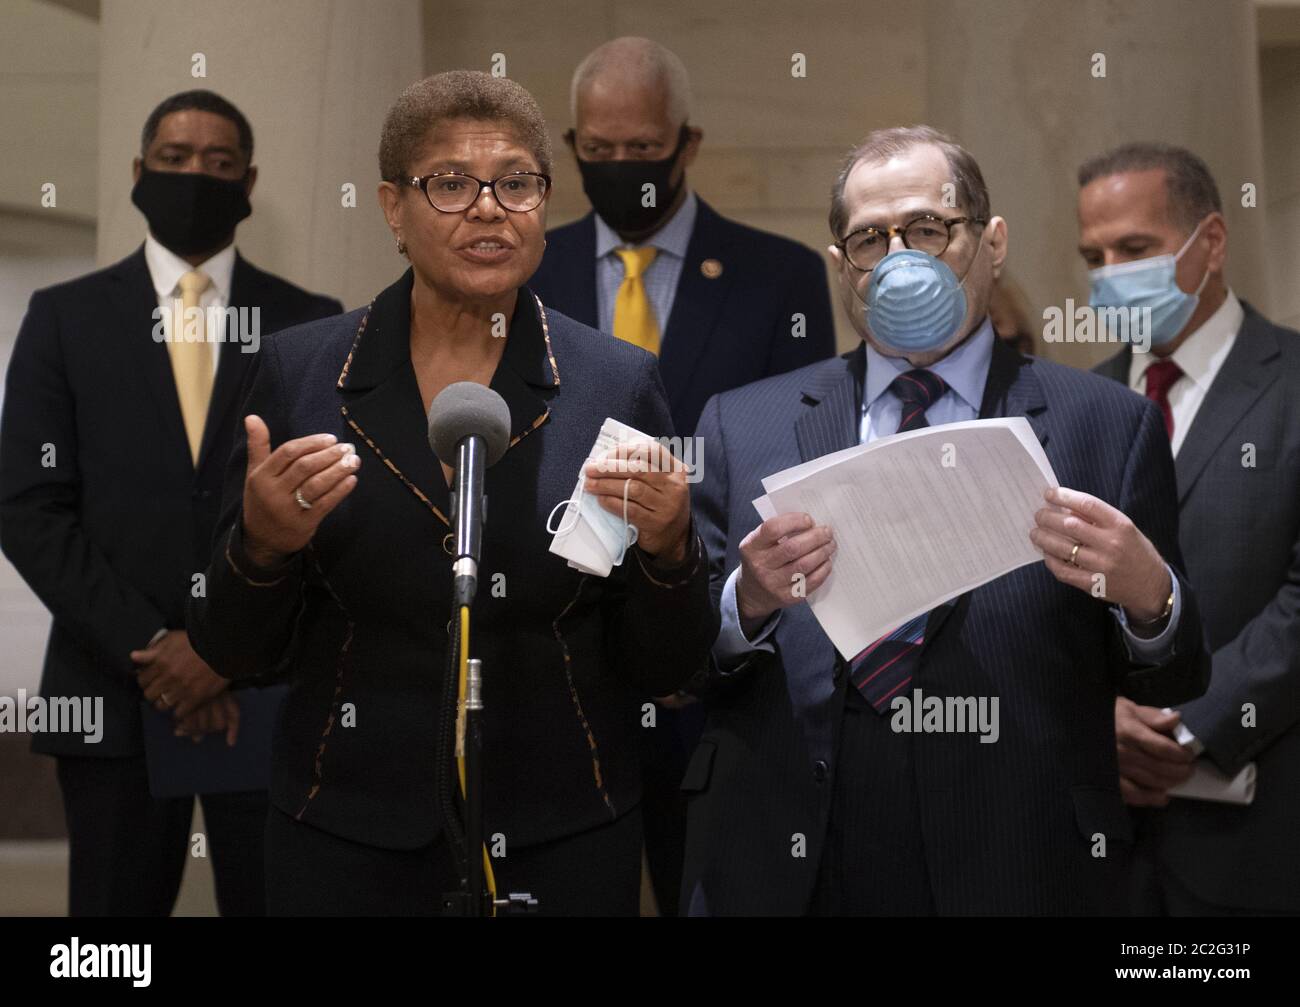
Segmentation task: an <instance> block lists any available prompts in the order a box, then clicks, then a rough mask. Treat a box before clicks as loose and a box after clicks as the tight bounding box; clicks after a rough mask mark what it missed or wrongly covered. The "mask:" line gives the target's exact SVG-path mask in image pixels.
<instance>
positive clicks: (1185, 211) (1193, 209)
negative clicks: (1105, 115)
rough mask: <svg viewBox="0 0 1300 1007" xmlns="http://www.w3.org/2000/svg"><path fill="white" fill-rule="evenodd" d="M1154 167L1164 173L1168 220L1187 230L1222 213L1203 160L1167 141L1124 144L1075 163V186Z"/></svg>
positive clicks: (1215, 190) (1217, 195)
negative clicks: (1077, 165) (1078, 164)
mask: <svg viewBox="0 0 1300 1007" xmlns="http://www.w3.org/2000/svg"><path fill="white" fill-rule="evenodd" d="M1155 169H1161V170H1163V171H1164V173H1165V194H1166V197H1167V199H1168V206H1169V218H1170V221H1171V223H1174V224H1176V225H1178V226H1179V227H1181V228H1182V229H1183V230H1185V231H1190V230H1192V229H1193V228H1194V227H1196V225H1197V224H1199V223H1200V222H1201V221H1202V220H1204V219H1205V218H1206V217H1207V216H1208V215H1209V214H1211V213H1215V212H1218V213H1222V212H1223V203H1222V202H1221V201H1220V199H1219V187H1218V186H1217V185H1215V184H1214V176H1213V175H1211V174H1210V169H1209V168H1207V167H1206V166H1205V162H1204V161H1202V160H1201V159H1200V158H1199V157H1197V156H1196V155H1195V154H1193V153H1192V152H1191V151H1190V150H1187V149H1186V148H1184V147H1174V146H1172V145H1170V144H1167V143H1126V144H1124V145H1123V146H1120V147H1116V148H1115V149H1114V150H1108V151H1106V152H1105V153H1104V154H1098V155H1097V156H1096V157H1090V158H1088V160H1086V161H1084V162H1083V164H1081V165H1080V166H1079V188H1081V189H1082V188H1083V187H1084V186H1085V185H1087V184H1088V183H1089V182H1092V181H1095V180H1096V179H1098V178H1105V177H1106V176H1108V175H1120V174H1123V173H1124V172H1127V171H1153V170H1155Z"/></svg>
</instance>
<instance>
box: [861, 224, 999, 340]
mask: <svg viewBox="0 0 1300 1007" xmlns="http://www.w3.org/2000/svg"><path fill="white" fill-rule="evenodd" d="M980 246H981V247H983V242H982V241H981V242H980ZM975 254H976V255H979V249H978V248H977V249H976V250H975ZM974 264H975V260H974V258H972V259H971V265H972V266H973V265H974ZM966 275H967V276H969V275H970V267H969V266H968V267H967V269H966ZM965 282H966V281H965V277H963V278H962V279H960V280H958V279H957V276H956V274H955V273H953V271H952V270H951V269H949V268H948V264H947V263H946V262H944V261H943V260H942V259H936V258H935V257H934V256H933V255H927V254H926V253H925V252H918V251H916V250H915V249H911V248H905V249H901V250H899V251H897V252H890V253H889V254H888V255H886V256H885V257H884V258H883V259H881V260H880V264H879V265H878V266H876V268H875V269H873V270H872V271H871V280H870V281H869V282H868V283H867V296H866V300H865V302H864V303H863V318H864V319H865V321H866V323H867V328H869V329H870V330H871V334H872V335H873V336H874V337H875V338H876V341H877V342H879V343H880V344H881V345H882V346H884V347H886V348H888V349H891V350H896V351H897V352H899V353H903V354H913V353H927V352H930V351H933V350H937V349H939V348H940V347H942V346H944V345H945V344H947V343H948V342H949V340H951V339H952V337H953V336H955V335H956V334H957V332H958V330H959V329H960V328H961V324H962V322H963V321H964V320H965V318H966V291H965V290H963V289H962V286H963V284H964V283H965ZM854 296H857V292H856V291H854Z"/></svg>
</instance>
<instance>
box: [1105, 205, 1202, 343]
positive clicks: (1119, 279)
mask: <svg viewBox="0 0 1300 1007" xmlns="http://www.w3.org/2000/svg"><path fill="white" fill-rule="evenodd" d="M1207 219H1208V218H1207ZM1204 223H1205V221H1204V220H1202V221H1201V223H1200V224H1197V225H1196V230H1194V231H1193V232H1192V233H1191V236H1190V237H1189V238H1188V239H1187V240H1186V241H1185V242H1183V247H1182V248H1180V249H1179V250H1178V252H1177V254H1175V255H1169V254H1168V253H1166V254H1164V255H1153V256H1151V257H1150V258H1149V259H1138V260H1136V261H1134V262H1118V263H1116V264H1115V265H1113V266H1099V267H1098V268H1096V269H1094V270H1091V271H1090V272H1089V273H1088V279H1089V280H1090V281H1091V282H1092V292H1091V293H1090V294H1089V296H1088V304H1089V305H1091V306H1092V307H1093V308H1094V309H1096V308H1125V309H1128V310H1130V311H1131V310H1141V309H1143V308H1149V309H1150V310H1151V332H1150V335H1151V345H1152V346H1162V345H1164V344H1165V343H1167V342H1169V341H1170V340H1172V339H1173V338H1174V337H1175V336H1177V335H1178V333H1180V332H1182V331H1183V326H1185V325H1186V324H1187V320H1188V319H1189V318H1191V317H1192V313H1193V312H1194V311H1196V305H1197V304H1199V303H1200V300H1201V291H1202V290H1204V289H1205V284H1206V282H1207V281H1208V280H1209V278H1210V269H1209V267H1208V266H1207V267H1206V269H1205V275H1204V276H1202V277H1201V283H1200V286H1198V287H1197V288H1196V293H1194V294H1189V293H1187V292H1186V291H1185V290H1183V289H1182V288H1181V287H1180V286H1178V280H1177V270H1178V260H1179V259H1181V258H1182V257H1183V253H1184V252H1186V251H1187V249H1188V248H1190V247H1191V244H1192V242H1193V241H1195V240H1196V236H1197V235H1198V234H1200V233H1201V226H1202V225H1203V224H1204ZM1104 318H1105V324H1106V326H1107V328H1108V329H1109V330H1110V337H1111V338H1112V339H1120V338H1122V337H1123V333H1121V332H1120V331H1118V327H1119V326H1120V324H1121V321H1120V319H1118V318H1115V317H1114V316H1112V315H1106V316H1104ZM1123 324H1124V325H1125V326H1127V327H1128V328H1130V329H1131V325H1130V324H1129V321H1128V319H1125V320H1124V322H1123Z"/></svg>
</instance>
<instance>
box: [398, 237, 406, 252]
mask: <svg viewBox="0 0 1300 1007" xmlns="http://www.w3.org/2000/svg"><path fill="white" fill-rule="evenodd" d="M397 254H398V255H405V254H406V242H404V241H403V240H402V239H401V238H398V239H397Z"/></svg>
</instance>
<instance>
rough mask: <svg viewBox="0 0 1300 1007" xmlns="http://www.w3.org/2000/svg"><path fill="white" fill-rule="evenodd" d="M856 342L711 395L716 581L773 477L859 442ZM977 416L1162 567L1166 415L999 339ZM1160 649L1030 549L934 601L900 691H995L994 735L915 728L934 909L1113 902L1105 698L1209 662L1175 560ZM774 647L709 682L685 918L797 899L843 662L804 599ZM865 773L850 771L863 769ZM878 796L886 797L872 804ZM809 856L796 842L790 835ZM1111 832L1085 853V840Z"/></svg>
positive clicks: (1165, 691) (1115, 826) (804, 893)
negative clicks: (1146, 547) (1017, 429)
mask: <svg viewBox="0 0 1300 1007" xmlns="http://www.w3.org/2000/svg"><path fill="white" fill-rule="evenodd" d="M865 359H866V356H865V353H864V351H863V349H862V348H861V347H859V348H858V349H857V350H855V351H854V352H852V353H849V354H846V355H845V356H842V357H840V358H838V359H835V360H829V361H827V362H825V363H821V364H815V365H814V366H812V367H806V368H804V369H803V370H801V371H795V372H794V373H792V374H787V375H782V376H780V377H776V378H769V379H768V380H767V381H763V382H760V383H759V384H756V385H751V386H749V387H748V388H741V389H737V390H736V391H732V392H728V393H726V394H725V395H720V396H718V397H717V398H714V399H713V400H712V401H711V402H710V403H709V405H708V406H707V407H706V408H705V410H704V416H703V417H702V419H701V422H700V429H699V436H701V437H703V438H705V439H706V443H707V444H709V446H710V448H711V451H710V453H709V464H708V465H707V466H705V469H704V478H703V481H702V482H701V483H700V484H699V486H698V487H697V489H698V490H699V492H698V495H697V496H696V498H695V505H696V514H695V517H696V521H697V523H698V525H699V528H700V534H701V536H702V537H703V538H704V542H705V547H706V548H707V549H708V551H709V557H710V561H711V564H712V571H713V574H712V577H713V590H714V594H715V597H716V596H719V595H720V594H721V591H722V586H723V583H724V581H725V579H726V577H727V574H728V573H729V572H730V571H731V570H733V569H734V568H735V567H736V566H737V565H738V563H739V551H738V546H739V543H740V540H741V539H742V538H743V537H744V536H745V535H746V534H747V533H748V532H749V531H750V530H751V529H752V528H754V527H755V526H756V525H757V524H758V523H759V520H758V515H757V514H756V513H755V512H754V508H753V506H752V505H751V504H750V501H751V500H753V499H754V498H755V497H757V496H759V495H760V494H761V493H762V486H761V483H760V482H759V480H760V479H761V478H762V477H763V476H765V475H769V474H770V473H772V472H776V471H779V470H781V469H783V468H786V467H788V466H791V465H795V464H798V463H800V462H804V461H808V460H810V459H813V458H817V457H820V456H822V455H825V454H828V453H830V452H832V451H837V450H839V449H841V448H847V447H851V446H853V445H855V444H857V443H858V437H859V431H858V421H859V416H860V408H861V406H860V403H861V401H862V387H863V381H864V377H865ZM980 416H981V417H994V416H1024V417H1026V418H1027V419H1028V420H1029V423H1030V425H1031V426H1032V428H1033V430H1034V432H1035V433H1036V434H1037V436H1038V439H1039V441H1040V442H1041V443H1042V444H1043V448H1044V450H1045V451H1046V453H1047V457H1048V459H1049V460H1050V461H1051V463H1052V467H1053V468H1054V470H1055V472H1056V475H1057V477H1058V478H1059V479H1060V481H1061V483H1062V485H1065V486H1069V487H1072V488H1075V489H1079V490H1083V491H1084V492H1087V493H1092V494H1094V495H1096V496H1098V497H1100V498H1101V499H1103V500H1106V501H1108V502H1109V503H1111V504H1113V505H1114V506H1116V507H1119V508H1120V509H1121V510H1123V511H1124V512H1125V513H1126V514H1127V515H1128V516H1129V517H1130V518H1132V520H1133V521H1134V522H1135V523H1136V524H1137V525H1138V527H1139V528H1141V529H1142V530H1143V531H1144V532H1145V534H1146V535H1147V536H1148V537H1150V538H1151V540H1152V541H1153V542H1154V543H1155V545H1156V548H1157V549H1159V550H1160V553H1161V555H1162V556H1164V557H1165V559H1166V560H1167V561H1168V562H1169V563H1170V565H1171V566H1173V567H1175V568H1177V567H1178V566H1179V565H1180V564H1181V559H1180V558H1179V552H1178V521H1177V514H1176V512H1175V509H1174V494H1175V490H1174V473H1173V464H1172V461H1171V459H1170V456H1169V443H1168V439H1167V438H1166V437H1165V432H1164V427H1163V425H1162V422H1161V418H1160V413H1159V411H1158V410H1157V409H1156V408H1155V407H1154V406H1153V405H1152V404H1151V403H1150V402H1147V401H1145V400H1144V399H1142V398H1141V397H1140V396H1138V395H1134V394H1133V393H1132V392H1130V391H1127V390H1126V389H1122V388H1117V387H1115V385H1114V384H1113V383H1110V382H1105V381H1101V380H1099V379H1098V378H1097V377H1096V376H1095V375H1091V374H1087V373H1083V372H1080V371H1076V370H1074V369H1072V368H1068V367H1062V366H1059V365H1056V364H1052V363H1048V362H1046V361H1043V360H1037V359H1034V358H1030V357H1022V356H1021V355H1020V354H1018V353H1017V352H1016V351H1015V350H1013V349H1011V348H1010V347H1009V346H1007V345H1006V344H1005V343H1002V342H1000V341H998V342H995V344H994V350H993V358H992V362H991V365H990V370H989V376H988V381H987V383H986V386H985V392H984V401H983V404H982V406H981V409H980ZM1179 583H1180V585H1181V588H1182V603H1183V609H1182V615H1181V619H1180V622H1179V626H1178V630H1177V633H1176V638H1175V645H1174V655H1173V657H1172V658H1171V659H1170V660H1169V661H1168V662H1167V663H1166V664H1164V665H1162V666H1159V667H1141V666H1138V665H1135V664H1134V663H1132V662H1131V661H1130V660H1129V659H1128V657H1127V654H1126V653H1125V652H1124V650H1123V645H1122V642H1121V637H1120V630H1119V627H1118V624H1117V623H1116V621H1115V619H1114V617H1113V616H1112V615H1111V613H1110V612H1109V611H1108V607H1107V606H1106V605H1105V604H1104V603H1103V602H1100V601H1097V600H1094V599H1092V598H1090V597H1088V595H1086V594H1084V593H1083V592H1081V591H1078V590H1077V589H1075V588H1072V587H1067V586H1065V585H1063V584H1060V583H1058V582H1057V581H1056V579H1055V578H1053V577H1052V575H1051V574H1050V573H1048V571H1047V568H1046V567H1045V566H1044V565H1043V564H1041V563H1035V564H1032V565H1030V566H1025V567H1021V568H1020V569H1018V570H1015V571H1013V572H1012V573H1009V574H1007V575H1005V576H1003V577H999V578H997V579H996V580H993V581H991V582H989V583H988V584H986V585H984V586H983V587H980V588H977V589H975V590H974V591H970V592H968V593H966V594H964V595H962V596H960V598H959V599H958V600H957V602H956V604H955V606H944V607H942V608H941V609H938V610H936V612H935V613H934V614H933V615H932V618H931V623H930V625H929V626H928V627H927V629H926V634H925V636H926V642H925V644H924V649H923V650H922V652H921V656H920V660H919V666H918V668H917V670H916V672H915V675H914V679H913V688H920V689H921V690H922V691H923V692H924V693H925V694H926V695H927V696H928V695H935V696H998V697H999V713H1000V725H1001V734H1000V737H999V739H998V741H997V743H996V744H981V743H980V741H979V738H978V736H977V735H974V734H926V735H918V736H916V737H914V738H913V739H912V740H911V750H912V760H913V764H914V767H915V773H916V793H917V800H918V802H919V807H920V815H921V822H922V831H923V833H924V846H925V857H926V862H927V865H928V867H929V875H930V878H931V879H932V883H933V887H934V895H935V903H936V907H937V909H938V911H939V912H940V913H942V914H970V913H975V914H981V913H1012V914H1075V913H1082V912H1096V911H1103V912H1106V911H1109V912H1115V911H1119V910H1122V909H1123V907H1124V905H1125V903H1124V894H1125V881H1126V874H1125V866H1126V864H1127V860H1128V856H1127V855H1128V853H1129V852H1130V848H1129V845H1130V841H1131V838H1132V830H1131V824H1130V822H1129V819H1128V816H1127V815H1126V813H1125V810H1124V806H1123V804H1122V803H1121V800H1120V796H1119V787H1118V777H1117V770H1116V761H1115V721H1114V718H1115V714H1114V703H1115V695H1116V693H1117V692H1118V693H1124V694H1126V695H1129V696H1132V697H1134V698H1135V699H1138V700H1139V701H1140V702H1144V703H1153V704H1156V705H1162V704H1168V703H1175V702H1182V701H1184V700H1187V699H1191V698H1192V697H1194V696H1197V695H1200V693H1201V692H1202V691H1204V689H1205V685H1206V681H1207V678H1208V673H1209V659H1208V657H1207V655H1206V654H1205V651H1204V648H1203V647H1202V645H1201V628H1200V620H1199V618H1198V616H1197V609H1196V599H1195V598H1194V597H1193V595H1192V592H1191V590H1190V588H1189V587H1188V585H1187V583H1186V581H1185V580H1184V579H1183V578H1182V577H1181V576H1180V577H1179ZM773 639H774V642H775V648H776V652H775V653H774V654H769V653H764V652H759V653H757V654H756V656H753V657H751V658H749V659H747V661H746V662H745V664H743V665H742V666H741V667H739V668H738V669H735V670H733V672H732V674H731V675H730V676H726V677H722V676H720V675H719V674H718V671H719V670H718V669H716V668H715V686H716V687H717V688H718V690H719V691H718V693H717V695H716V697H715V698H714V700H713V705H712V709H711V711H710V716H709V722H708V726H707V728H706V730H705V733H704V737H703V740H702V741H701V743H700V746H699V748H698V749H697V750H696V752H695V755H694V756H693V758H692V761H691V765H690V767H689V768H688V770H687V774H686V778H685V780H684V781H683V783H682V788H683V789H684V790H685V791H687V792H688V794H690V795H692V796H691V797H690V799H689V802H690V809H689V828H688V837H687V853H686V868H685V879H684V883H683V894H682V905H683V906H686V907H688V909H689V911H690V912H691V913H693V914H704V913H714V914H732V913H760V914H798V913H802V912H804V911H806V909H807V906H808V900H809V896H810V893H811V892H812V889H813V884H814V880H815V878H816V872H817V866H818V862H819V860H820V857H821V850H822V846H823V839H824V837H825V833H826V823H827V814H828V812H830V810H831V809H830V803H831V802H830V795H831V794H832V792H833V789H834V777H835V774H836V773H837V772H852V773H854V774H855V778H857V777H862V776H865V775H867V774H870V773H874V772H890V771H891V770H890V767H888V766H875V767H859V766H852V767H849V766H837V765H836V763H835V758H834V752H835V747H834V738H835V732H836V731H837V729H838V724H839V721H840V716H841V710H842V708H843V703H844V696H845V689H846V687H847V688H852V686H851V685H850V686H846V684H845V683H846V679H847V676H846V675H845V674H844V662H843V661H842V660H840V659H839V658H838V657H837V655H836V653H835V650H834V648H833V647H832V645H831V643H830V640H829V639H827V637H826V635H825V634H824V633H823V632H822V631H821V629H820V627H819V626H818V625H817V622H816V620H815V619H814V618H813V616H812V612H811V610H809V608H808V607H807V606H806V605H800V606H796V607H794V608H789V609H786V610H785V611H784V613H783V614H782V616H781V618H780V621H779V623H778V625H777V628H776V630H775V632H774V634H773ZM864 785H865V784H864ZM889 813H890V809H888V808H881V814H885V815H887V814H889ZM796 833H800V834H802V835H803V836H805V837H806V840H807V856H806V857H803V858H798V857H792V856H791V844H792V841H793V839H792V837H793V836H794V835H795V834H796ZM1096 833H1101V834H1103V835H1104V836H1105V837H1106V843H1107V847H1106V849H1107V855H1106V857H1105V858H1095V857H1093V856H1092V853H1091V850H1092V846H1093V843H1094V839H1093V836H1094V834H1096Z"/></svg>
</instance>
